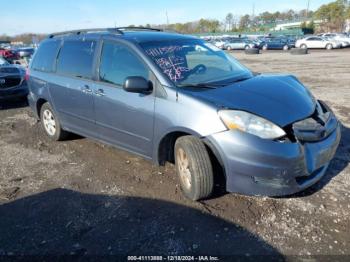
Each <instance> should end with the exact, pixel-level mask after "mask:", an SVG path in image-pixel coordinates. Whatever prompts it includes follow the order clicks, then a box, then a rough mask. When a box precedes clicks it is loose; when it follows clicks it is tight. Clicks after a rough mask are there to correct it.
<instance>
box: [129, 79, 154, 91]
mask: <svg viewBox="0 0 350 262" xmlns="http://www.w3.org/2000/svg"><path fill="white" fill-rule="evenodd" d="M123 89H124V90H125V91H126V92H130V93H149V92H151V91H152V89H153V86H152V83H151V82H150V81H147V80H146V79H145V78H143V77H140V76H130V77H127V78H126V79H125V82H124V86H123Z"/></svg>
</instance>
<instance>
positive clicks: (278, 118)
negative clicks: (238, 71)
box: [191, 75, 316, 127]
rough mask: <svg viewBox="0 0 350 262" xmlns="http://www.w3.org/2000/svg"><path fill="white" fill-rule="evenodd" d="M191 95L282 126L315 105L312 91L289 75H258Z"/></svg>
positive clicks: (310, 109)
mask: <svg viewBox="0 0 350 262" xmlns="http://www.w3.org/2000/svg"><path fill="white" fill-rule="evenodd" d="M191 94H192V95H194V96H197V97H201V98H202V99H204V100H206V101H207V102H210V103H215V104H216V105H217V106H218V107H223V108H228V109H236V110H243V111H247V112H250V113H253V114H255V115H258V116H261V117H263V118H265V119H268V120H270V121H272V122H273V123H275V124H277V125H279V126H281V127H284V126H286V125H288V124H291V123H293V122H295V121H298V120H302V119H305V118H307V117H309V116H310V115H312V114H313V113H314V111H315V106H316V101H315V99H314V98H313V96H312V95H311V93H310V92H309V91H308V90H307V89H306V88H305V87H304V86H303V85H302V84H301V83H300V82H299V81H298V80H297V78H295V77H294V76H290V75H285V76H283V75H259V76H255V77H253V78H251V79H248V80H245V81H242V82H237V83H234V84H232V85H229V86H226V87H219V88H217V89H209V90H205V91H199V92H198V91H192V92H191Z"/></svg>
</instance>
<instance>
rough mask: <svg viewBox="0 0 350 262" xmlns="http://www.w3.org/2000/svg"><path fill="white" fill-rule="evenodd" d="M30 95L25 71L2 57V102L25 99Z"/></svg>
mask: <svg viewBox="0 0 350 262" xmlns="http://www.w3.org/2000/svg"><path fill="white" fill-rule="evenodd" d="M27 95H28V86H27V81H26V79H25V69H24V68H23V67H21V66H18V65H12V64H10V63H9V62H7V61H6V60H5V59H4V58H2V57H0V101H1V100H3V99H6V100H8V99H15V98H24V99H26V96H27Z"/></svg>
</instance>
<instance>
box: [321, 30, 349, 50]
mask: <svg viewBox="0 0 350 262" xmlns="http://www.w3.org/2000/svg"><path fill="white" fill-rule="evenodd" d="M319 36H321V37H324V38H326V39H328V40H330V41H336V42H339V43H340V44H341V45H342V47H348V46H350V37H348V36H347V35H345V34H337V33H326V34H321V35H319Z"/></svg>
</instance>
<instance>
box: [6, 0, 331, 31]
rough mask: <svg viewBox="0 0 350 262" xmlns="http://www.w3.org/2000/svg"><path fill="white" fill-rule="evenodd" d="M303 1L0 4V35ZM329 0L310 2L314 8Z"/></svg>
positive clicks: (19, 0)
mask: <svg viewBox="0 0 350 262" xmlns="http://www.w3.org/2000/svg"><path fill="white" fill-rule="evenodd" d="M307 2H308V1H307V0H292V1H289V0H280V1H278V0H264V1H258V0H245V1H242V0H221V1H213V0H143V1H141V0H123V1H122V0H72V1H71V0H11V1H9V0H8V1H5V0H1V2H0V6H1V10H4V11H2V12H1V15H0V34H8V35H16V34H20V33H26V32H35V33H50V32H56V31H62V30H70V29H77V28H93V27H114V25H117V26H127V25H130V24H134V25H141V24H143V25H145V24H147V23H149V24H165V23H166V11H167V12H168V17H169V22H170V23H175V22H188V21H195V20H198V19H200V18H215V19H218V20H220V21H222V20H223V19H224V17H225V16H226V14H227V13H229V12H232V13H233V14H235V15H237V16H239V15H242V14H246V13H249V14H251V13H252V12H253V11H252V10H253V4H254V3H255V12H256V14H258V13H261V12H263V11H269V12H274V11H285V10H288V9H295V10H301V9H306V7H307ZM328 2H331V1H329V0H310V9H312V10H314V9H317V8H318V7H319V6H320V5H322V4H325V3H328Z"/></svg>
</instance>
